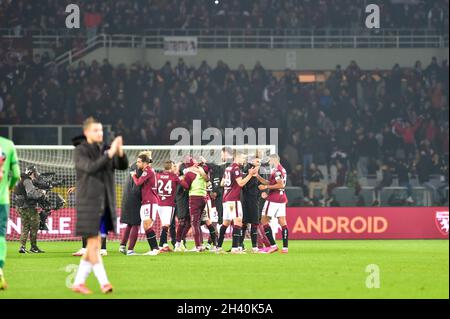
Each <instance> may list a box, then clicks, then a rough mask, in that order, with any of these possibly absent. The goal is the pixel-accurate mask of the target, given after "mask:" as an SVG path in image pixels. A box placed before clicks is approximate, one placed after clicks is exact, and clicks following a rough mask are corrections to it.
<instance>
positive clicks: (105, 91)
mask: <svg viewBox="0 0 450 319" xmlns="http://www.w3.org/2000/svg"><path fill="white" fill-rule="evenodd" d="M69 2H70V3H72V2H74V3H79V4H80V6H81V7H82V8H83V10H84V11H85V12H87V14H85V15H84V19H83V23H84V25H83V28H81V29H80V30H79V31H75V32H77V35H78V37H73V36H70V37H69V36H67V37H65V36H64V32H65V31H64V30H59V29H58V28H57V26H58V25H61V24H63V23H64V22H63V21H64V19H65V16H66V14H65V12H64V8H65V6H66V4H68V3H69ZM320 3H321V5H320V10H316V9H315V7H316V3H314V6H313V5H312V2H311V1H302V0H299V1H294V0H291V1H271V0H260V1H237V0H235V1H227V2H225V1H222V2H221V3H220V4H219V5H215V4H214V3H213V1H135V2H133V4H132V2H130V1H52V0H48V1H44V2H39V5H37V4H36V2H32V1H0V30H1V32H2V34H5V35H6V34H8V35H10V36H13V37H14V36H17V37H20V36H27V35H28V36H29V35H30V34H39V33H40V34H59V35H60V36H61V40H60V42H61V43H62V44H61V43H60V44H59V45H58V47H57V48H53V50H52V51H53V53H51V54H50V53H48V52H44V53H35V54H30V53H27V52H26V50H25V51H20V50H16V49H14V45H13V44H12V42H11V41H8V40H6V38H4V39H3V40H2V42H1V43H0V44H1V47H0V125H36V124H40V125H62V124H65V125H71V124H74V125H79V124H81V122H82V121H83V119H85V118H86V117H87V116H89V115H93V116H96V117H97V118H101V119H102V121H103V122H104V123H106V124H109V125H111V127H112V130H113V131H114V132H115V134H121V135H123V136H124V139H125V141H126V143H127V144H132V145H142V144H146V145H149V144H150V145H158V144H159V145H166V144H172V143H173V141H171V140H170V139H169V134H170V132H171V130H172V129H173V128H176V127H190V126H192V119H200V120H202V123H203V124H202V125H203V126H205V127H242V128H246V127H260V128H270V127H277V128H279V150H280V153H281V156H282V161H283V164H284V166H285V167H286V168H287V171H288V176H289V180H288V183H289V186H291V187H292V188H291V190H290V191H291V192H292V196H291V198H293V199H294V200H293V202H294V203H297V204H308V203H307V202H305V200H304V199H305V198H306V200H307V201H308V200H313V198H322V199H324V198H328V202H327V204H328V205H339V202H346V203H348V202H351V201H353V202H354V205H369V204H372V202H374V203H375V204H377V201H378V200H381V201H382V204H388V203H389V204H390V205H397V204H398V205H403V204H407V201H406V200H407V199H410V198H414V202H415V203H416V204H417V203H418V202H419V201H420V198H421V196H422V195H421V194H422V193H421V194H419V195H417V194H415V191H416V190H411V189H410V187H411V186H421V187H425V189H427V190H429V192H430V199H429V200H428V201H426V200H423V201H422V202H421V203H422V204H423V205H425V204H426V203H429V204H444V203H446V202H448V147H449V144H448V143H449V122H448V110H449V102H448V96H449V95H448V84H449V83H448V81H449V69H448V60H446V59H438V58H436V57H431V56H430V59H429V60H421V61H420V60H418V61H417V62H416V63H415V64H413V65H401V66H400V65H399V64H396V65H392V68H391V69H390V70H386V69H376V68H372V69H364V68H361V67H359V66H358V60H352V59H353V57H351V56H349V57H348V64H347V65H337V66H336V67H335V68H334V69H330V70H329V72H328V73H327V74H326V76H325V78H324V79H323V80H322V81H314V82H307V81H302V80H301V78H300V77H299V75H298V73H297V72H296V71H297V70H289V69H286V70H283V71H280V70H271V69H268V68H267V66H265V65H264V64H261V63H256V64H255V65H254V67H253V68H248V67H247V68H246V67H245V66H244V65H241V66H239V67H238V68H231V67H229V66H228V63H227V62H225V61H223V60H225V57H224V59H223V60H217V61H215V64H211V63H208V62H206V61H204V62H203V63H201V64H200V65H196V66H193V65H192V64H191V63H187V62H185V59H183V58H179V59H178V62H177V63H170V62H167V63H166V64H165V65H164V66H163V67H162V68H156V67H152V66H150V64H147V63H141V62H140V61H135V62H134V63H130V64H125V63H123V64H113V63H110V62H109V61H108V60H107V59H104V60H102V61H101V60H100V61H96V60H94V61H90V62H86V61H84V60H83V59H79V60H78V61H76V62H75V63H72V64H69V65H65V64H63V65H59V66H58V64H54V63H51V62H52V59H53V57H54V56H58V54H59V53H62V52H64V51H65V49H67V48H69V49H71V48H74V47H76V46H77V45H79V46H80V47H81V48H82V47H83V46H84V45H86V43H87V42H86V41H88V40H89V38H92V37H95V35H96V34H116V33H125V34H152V32H156V31H154V28H155V27H158V28H160V29H163V30H162V31H161V30H159V31H158V32H163V33H164V32H165V31H164V30H166V31H167V30H172V31H171V32H173V30H184V31H186V30H190V29H192V30H197V31H196V32H199V33H200V34H203V33H205V32H207V33H208V34H210V35H213V34H217V32H219V33H220V32H232V30H236V32H241V33H246V32H247V33H251V32H256V31H255V30H263V31H261V32H265V31H264V30H266V31H267V32H268V33H269V34H274V33H275V34H278V33H279V34H286V33H289V34H292V35H295V34H298V33H302V32H325V33H326V34H333V33H336V34H338V33H339V32H341V34H342V31H338V30H342V29H338V28H345V30H347V31H345V32H347V33H348V34H351V33H352V32H354V33H360V32H361V31H360V30H359V27H358V26H359V25H360V24H361V21H363V19H364V18H363V17H364V12H363V8H364V3H365V1H362V0H361V1H320ZM380 6H381V12H382V15H381V16H382V21H381V24H382V25H383V27H385V28H387V29H389V28H395V29H396V30H397V31H395V32H399V31H398V30H399V29H400V30H402V29H404V30H408V28H411V27H412V26H414V28H415V29H419V31H420V32H423V33H424V34H425V33H426V32H431V34H444V35H446V37H447V47H448V10H447V9H448V1H421V2H414V1H412V2H411V1H410V3H408V2H405V3H403V2H401V1H398V2H396V1H380ZM313 8H314V10H313ZM142 26H144V27H142ZM202 30H203V31H202ZM214 30H216V31H214ZM217 30H220V31H217ZM227 30H228V31H227ZM230 30H231V31H230ZM317 30H322V31H317ZM277 32H278V33H277ZM371 32H376V31H371ZM392 32H394V31H392ZM369 33H370V32H369ZM228 34H230V33H228ZM447 50H448V49H447ZM447 52H448V51H447ZM399 62H402V61H399ZM116 114H121V116H120V118H118V117H117V116H116ZM2 132H4V131H2ZM31 138H33V137H31ZM34 138H35V139H42V138H43V137H42V136H35V137H34ZM28 141H30V139H29V138H28ZM36 142H37V141H36ZM29 143H30V142H29ZM311 183H314V184H311ZM312 185H314V187H311V186H312ZM394 186H395V187H396V186H400V188H401V189H402V191H406V193H405V194H406V196H405V195H401V196H400V195H398V194H397V193H396V192H395V189H392V192H387V191H385V190H384V189H385V188H386V187H388V188H389V187H394ZM366 187H369V188H370V191H367V189H366ZM315 189H316V190H315ZM378 192H381V196H380V197H376V198H375V197H374V194H375V195H377V194H378ZM321 194H322V195H323V196H320V195H321ZM355 195H356V196H355ZM342 196H343V197H344V199H343V200H339V198H341V197H342ZM397 197H398V198H400V199H398V198H397ZM377 198H378V199H377ZM296 200H298V201H297V202H296ZM408 203H410V204H412V201H411V202H408ZM316 204H318V205H320V204H321V203H316ZM322 204H323V203H322Z"/></svg>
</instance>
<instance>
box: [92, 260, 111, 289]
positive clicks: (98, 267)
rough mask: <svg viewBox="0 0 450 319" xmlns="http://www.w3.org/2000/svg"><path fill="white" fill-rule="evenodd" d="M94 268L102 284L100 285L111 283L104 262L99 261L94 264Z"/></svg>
mask: <svg viewBox="0 0 450 319" xmlns="http://www.w3.org/2000/svg"><path fill="white" fill-rule="evenodd" d="M92 270H93V271H94V274H95V277H97V280H98V282H99V284H100V286H104V285H107V284H109V280H108V276H106V270H105V267H104V266H103V262H101V261H100V262H98V263H96V264H95V265H94V266H92Z"/></svg>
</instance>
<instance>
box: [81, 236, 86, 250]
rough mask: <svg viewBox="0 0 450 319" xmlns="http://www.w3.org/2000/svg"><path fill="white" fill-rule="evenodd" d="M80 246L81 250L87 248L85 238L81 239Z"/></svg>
mask: <svg viewBox="0 0 450 319" xmlns="http://www.w3.org/2000/svg"><path fill="white" fill-rule="evenodd" d="M81 246H82V248H86V246H87V237H82V238H81Z"/></svg>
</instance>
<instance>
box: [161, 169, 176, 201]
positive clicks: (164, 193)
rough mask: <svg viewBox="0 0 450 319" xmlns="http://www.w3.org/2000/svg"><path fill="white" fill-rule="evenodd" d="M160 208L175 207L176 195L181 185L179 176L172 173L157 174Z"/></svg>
mask: <svg viewBox="0 0 450 319" xmlns="http://www.w3.org/2000/svg"><path fill="white" fill-rule="evenodd" d="M157 179H158V196H159V206H171V207H175V193H176V192H177V186H178V184H179V183H180V179H179V178H178V176H177V175H176V174H174V173H172V172H166V171H164V172H162V173H159V174H157Z"/></svg>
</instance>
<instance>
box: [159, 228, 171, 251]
mask: <svg viewBox="0 0 450 319" xmlns="http://www.w3.org/2000/svg"><path fill="white" fill-rule="evenodd" d="M168 231H169V227H167V226H163V227H162V228H161V236H160V237H159V247H163V246H164V244H167V232H168Z"/></svg>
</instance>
